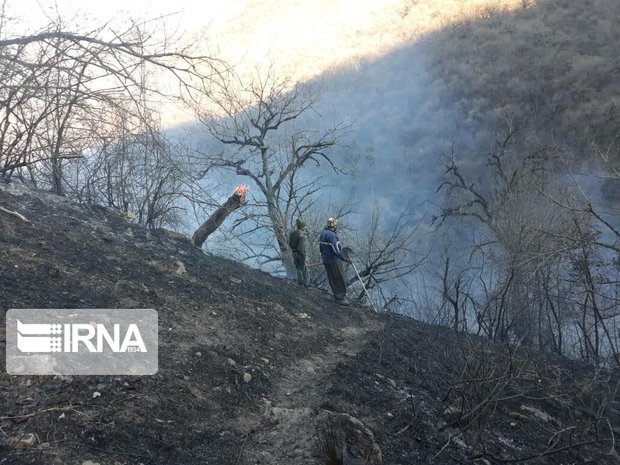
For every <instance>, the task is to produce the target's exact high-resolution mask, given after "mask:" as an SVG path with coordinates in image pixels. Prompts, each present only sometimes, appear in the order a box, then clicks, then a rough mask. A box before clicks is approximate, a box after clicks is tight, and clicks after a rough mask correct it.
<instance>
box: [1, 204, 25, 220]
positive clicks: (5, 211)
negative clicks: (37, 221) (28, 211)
mask: <svg viewBox="0 0 620 465" xmlns="http://www.w3.org/2000/svg"><path fill="white" fill-rule="evenodd" d="M0 211H1V212H4V213H6V214H7V215H11V216H14V217H15V218H18V219H20V220H22V221H24V222H26V223H30V221H28V219H27V218H26V217H25V216H24V215H22V214H21V213H19V212H14V211H13V210H8V209H6V208H4V207H0Z"/></svg>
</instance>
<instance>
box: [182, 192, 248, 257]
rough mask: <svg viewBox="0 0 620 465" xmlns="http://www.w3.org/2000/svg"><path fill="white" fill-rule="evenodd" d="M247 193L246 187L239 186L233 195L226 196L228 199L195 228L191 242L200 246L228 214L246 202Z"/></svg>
mask: <svg viewBox="0 0 620 465" xmlns="http://www.w3.org/2000/svg"><path fill="white" fill-rule="evenodd" d="M246 195H247V187H245V186H239V187H238V188H237V189H236V190H235V193H234V194H233V195H231V196H230V197H228V200H226V202H224V204H223V205H222V206H221V207H220V208H218V209H217V210H215V212H214V213H213V214H212V215H211V216H210V217H209V218H208V219H207V221H205V222H204V223H202V225H200V227H199V228H198V229H197V230H196V232H195V233H194V235H193V236H192V242H193V243H194V245H195V246H196V247H202V244H204V242H205V241H206V240H207V237H209V236H210V235H211V234H212V233H213V232H214V231H215V230H216V229H217V228H219V227H220V226H221V225H222V223H223V222H224V220H225V219H226V218H227V217H228V215H230V214H231V213H232V212H234V211H235V210H237V209H238V208H240V207H242V206H243V205H245V204H246V198H245V196H246Z"/></svg>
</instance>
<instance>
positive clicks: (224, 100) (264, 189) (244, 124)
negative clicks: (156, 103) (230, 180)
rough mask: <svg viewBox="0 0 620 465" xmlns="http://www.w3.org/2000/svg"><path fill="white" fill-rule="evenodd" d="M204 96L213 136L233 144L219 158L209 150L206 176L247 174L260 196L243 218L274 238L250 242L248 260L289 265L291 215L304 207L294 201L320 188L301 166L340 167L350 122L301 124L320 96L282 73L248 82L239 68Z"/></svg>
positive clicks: (203, 112) (202, 112)
mask: <svg viewBox="0 0 620 465" xmlns="http://www.w3.org/2000/svg"><path fill="white" fill-rule="evenodd" d="M205 94H207V96H208V99H207V103H205V102H204V101H198V100H196V99H195V100H194V106H195V108H196V110H197V113H198V115H199V117H200V119H201V121H202V122H203V123H204V124H205V126H206V127H207V129H208V130H209V132H210V134H211V135H212V136H213V137H214V138H215V139H216V140H217V141H219V143H221V144H223V146H224V147H231V148H232V151H225V152H222V153H220V154H218V155H215V156H214V155H208V154H205V155H204V159H203V161H204V163H205V166H206V169H205V174H206V173H207V172H208V171H210V170H227V171H229V172H231V173H234V174H236V175H238V176H242V177H247V178H249V180H250V182H251V183H252V184H253V185H255V186H256V188H257V191H256V192H257V194H258V196H255V203H254V205H253V207H254V208H249V209H247V211H246V215H247V216H246V218H245V219H246V220H251V221H252V222H253V223H254V227H253V228H252V229H251V233H257V232H260V231H265V230H268V231H270V232H271V234H273V237H274V238H275V244H274V245H273V247H271V246H268V245H267V244H264V245H263V246H260V245H258V247H250V248H251V249H252V250H257V251H256V252H255V253H250V254H248V257H247V258H248V259H257V260H259V262H260V263H263V264H265V263H272V262H281V263H284V265H285V267H287V268H290V263H291V253H290V250H289V246H288V227H289V225H290V223H291V218H292V217H293V215H295V214H299V213H300V212H301V211H302V210H300V208H302V207H300V204H299V203H295V200H299V196H298V194H299V193H300V191H301V190H303V189H305V190H306V194H307V195H306V198H309V197H310V196H311V193H313V192H316V191H317V189H318V188H319V185H318V184H317V182H316V181H315V179H314V178H310V179H309V180H308V178H306V177H304V176H303V168H305V167H306V166H307V165H308V164H309V163H314V164H316V165H321V164H322V163H325V164H327V165H328V166H330V167H331V168H332V169H334V170H336V171H338V167H337V165H336V164H335V163H334V162H333V160H332V158H331V156H330V155H329V151H330V149H332V148H333V147H334V146H336V144H337V143H338V141H339V138H340V137H341V136H342V135H343V131H344V129H345V128H344V127H343V125H342V124H335V125H333V126H330V127H328V128H326V129H318V130H313V129H303V128H299V124H296V122H298V121H299V120H300V119H301V117H302V115H305V114H309V113H310V112H312V111H313V106H314V103H315V102H314V96H313V95H312V93H311V92H310V91H309V89H308V88H307V87H304V86H302V85H300V84H293V83H292V82H290V81H289V80H288V79H280V78H278V77H277V76H276V75H275V74H274V72H273V71H272V70H270V71H269V72H267V73H266V75H261V74H257V76H256V77H255V78H253V79H251V80H250V81H249V82H247V83H246V82H244V81H243V80H242V79H240V78H239V76H237V75H236V74H235V73H233V72H230V73H227V74H225V75H224V74H222V75H220V79H219V80H218V81H217V85H216V86H215V87H214V86H213V85H211V83H210V86H209V88H208V89H206V90H205ZM209 105H210V108H209ZM248 234H249V233H248V232H247V231H246V233H245V235H246V236H247V235H248ZM269 249H271V250H269Z"/></svg>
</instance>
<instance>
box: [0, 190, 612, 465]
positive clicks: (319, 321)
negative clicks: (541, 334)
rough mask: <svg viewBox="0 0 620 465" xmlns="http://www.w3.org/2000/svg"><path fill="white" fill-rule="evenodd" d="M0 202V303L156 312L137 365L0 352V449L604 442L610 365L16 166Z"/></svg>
mask: <svg viewBox="0 0 620 465" xmlns="http://www.w3.org/2000/svg"><path fill="white" fill-rule="evenodd" d="M0 206H2V207H4V208H5V209H6V210H7V211H9V212H18V213H19V214H20V215H23V219H22V218H20V217H18V216H17V215H13V214H10V213H7V212H6V211H3V212H0V255H1V259H0V306H1V308H2V310H3V315H4V312H6V311H7V310H9V309H11V308H76V309H77V308H91V309H93V308H100V309H106V308H153V309H155V310H156V311H157V312H158V314H159V371H158V373H157V374H156V375H154V376H144V377H130V376H112V377H106V376H9V375H7V374H6V370H4V366H3V367H2V368H3V369H2V373H1V374H0V392H1V395H0V463H2V464H50V463H54V464H56V463H57V464H78V465H83V464H91V465H92V464H94V463H98V464H101V465H107V464H110V465H111V464H139V463H142V464H188V465H189V464H205V463H209V464H223V465H225V464H230V465H236V464H257V463H261V464H292V463H295V464H321V463H333V464H335V463H345V464H378V463H384V464H392V465H398V464H400V465H408V464H429V463H436V464H463V463H476V464H496V463H497V464H499V463H536V464H556V463H580V464H581V463H596V464H614V463H618V460H620V459H619V457H618V455H617V453H616V451H615V442H614V437H615V436H614V435H615V434H617V433H620V421H619V420H620V411H619V410H620V403H618V401H617V393H616V391H617V386H618V374H617V373H614V372H609V371H606V370H604V369H598V370H594V369H592V368H591V367H589V366H588V365H585V364H581V363H577V362H571V361H569V360H567V359H564V358H562V357H559V356H558V357H553V356H551V355H545V356H543V355H541V354H537V353H531V352H530V351H529V350H528V349H527V348H526V347H520V346H518V345H517V344H507V345H500V344H497V343H494V342H491V341H488V340H486V339H482V338H477V337H475V336H468V335H465V334H463V333H456V332H454V331H453V330H450V329H448V328H443V327H438V326H431V325H426V324H422V323H419V322H416V321H414V320H412V319H408V318H405V317H401V316H398V315H393V314H385V313H382V314H375V313H374V312H373V311H372V309H371V308H369V307H355V306H352V307H347V308H343V307H340V306H338V305H336V304H335V303H334V302H333V301H332V299H331V298H330V295H329V294H327V293H325V292H323V291H321V290H318V289H308V290H305V289H302V288H299V287H297V286H295V285H294V284H292V283H290V282H288V281H285V280H282V279H277V278H274V277H272V276H270V275H268V274H266V273H263V272H260V271H256V270H253V269H251V268H248V267H246V266H243V265H241V264H239V263H236V262H233V261H229V260H225V259H222V258H219V257H216V256H211V255H207V254H205V253H204V252H203V251H202V250H200V249H199V248H196V247H194V246H193V245H192V244H191V242H190V240H189V239H188V238H185V237H183V236H180V235H177V234H174V233H170V232H167V231H164V230H158V231H148V230H146V229H144V228H142V227H140V226H137V225H134V224H132V223H130V222H128V221H126V220H125V219H123V218H122V217H121V216H120V215H118V214H117V213H115V212H113V211H111V210H109V209H104V208H100V207H96V206H80V205H78V204H75V203H72V202H70V201H68V200H66V199H65V198H63V197H58V196H55V195H51V194H47V193H43V192H34V191H31V190H28V189H27V188H25V187H23V186H22V185H20V184H19V183H17V182H14V183H11V184H6V183H2V184H0ZM24 219H25V220H27V221H24ZM2 331H3V332H2V333H1V334H0V338H1V339H2V341H3V344H2V347H3V351H2V354H0V355H1V357H0V358H1V360H2V363H4V346H5V345H4V342H5V341H6V334H5V333H4V328H3V330H2ZM329 460H331V461H329Z"/></svg>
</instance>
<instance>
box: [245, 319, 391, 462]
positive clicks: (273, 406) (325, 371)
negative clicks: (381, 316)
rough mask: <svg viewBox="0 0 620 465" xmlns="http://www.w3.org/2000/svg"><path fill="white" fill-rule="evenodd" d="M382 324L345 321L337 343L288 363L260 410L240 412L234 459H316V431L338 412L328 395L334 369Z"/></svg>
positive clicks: (353, 354)
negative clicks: (241, 438) (241, 436)
mask: <svg viewBox="0 0 620 465" xmlns="http://www.w3.org/2000/svg"><path fill="white" fill-rule="evenodd" d="M382 328H383V323H382V322H380V321H378V320H367V321H366V324H365V325H363V326H347V327H344V328H342V329H341V330H340V332H339V336H340V340H339V341H338V342H337V343H336V344H332V345H329V346H327V347H326V348H325V349H324V352H322V353H314V354H310V355H309V356H307V357H305V358H302V359H298V360H296V361H295V363H293V364H291V365H290V366H289V367H288V368H287V369H286V370H285V371H284V376H283V378H281V379H280V380H279V381H278V382H277V384H276V386H275V387H274V389H273V390H272V391H271V392H270V393H269V394H268V396H269V398H265V399H263V406H262V407H263V408H262V411H261V412H260V413H255V414H251V415H248V416H246V417H242V418H240V424H241V426H242V428H246V429H247V432H248V435H247V440H246V442H245V444H244V447H243V451H242V454H241V459H240V460H239V463H240V464H246V465H249V464H257V463H259V464H273V465H275V464H290V463H295V464H298V465H304V464H316V463H317V459H318V456H317V453H318V450H317V431H319V430H320V429H321V428H322V427H324V426H325V425H326V424H328V423H330V424H331V423H333V420H334V419H335V417H337V416H339V414H337V413H335V412H332V411H331V409H330V407H329V396H328V395H327V393H328V392H329V390H330V388H331V380H332V379H334V378H335V377H334V376H333V373H334V371H335V370H338V367H339V365H340V364H345V363H347V359H349V358H351V357H355V356H356V355H357V354H358V353H359V351H360V350H361V348H362V346H363V345H364V343H365V342H366V341H367V339H368V336H369V335H371V334H372V333H374V332H376V331H379V330H381V329H382ZM345 416H346V417H348V415H345ZM351 418H352V417H351ZM353 420H354V419H353ZM252 431H260V433H253V432H252Z"/></svg>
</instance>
